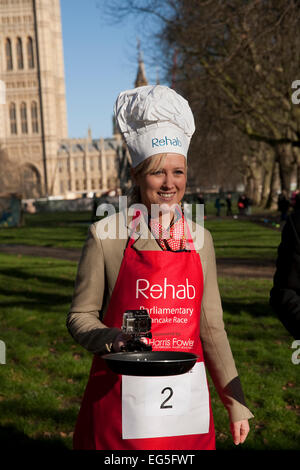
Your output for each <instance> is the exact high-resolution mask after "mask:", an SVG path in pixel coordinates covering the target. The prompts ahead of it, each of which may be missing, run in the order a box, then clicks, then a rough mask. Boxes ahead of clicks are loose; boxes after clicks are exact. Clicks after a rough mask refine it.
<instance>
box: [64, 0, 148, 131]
mask: <svg viewBox="0 0 300 470" xmlns="http://www.w3.org/2000/svg"><path fill="white" fill-rule="evenodd" d="M60 4H61V18H62V32H63V50H64V65H65V83H66V99H67V118H68V132H69V137H85V136H86V135H87V132H88V127H89V126H90V128H91V130H92V136H93V137H94V138H99V137H109V136H111V135H112V115H113V106H114V102H115V100H116V98H117V95H118V93H119V92H120V91H122V90H126V89H130V88H133V87H134V81H135V78H136V72H137V49H136V47H137V46H136V45H137V35H138V36H139V37H140V40H141V48H142V50H143V52H144V60H145V65H146V75H147V78H148V81H149V83H153V84H154V83H155V77H156V70H151V67H150V68H149V67H147V59H148V58H147V50H145V49H146V44H145V42H143V37H141V35H140V34H138V32H137V26H138V23H137V20H133V19H130V18H129V19H127V20H126V21H124V22H123V23H122V24H121V25H112V24H108V23H107V22H106V24H105V22H104V20H103V14H102V11H101V6H99V2H98V1H97V0H61V1H60Z"/></svg>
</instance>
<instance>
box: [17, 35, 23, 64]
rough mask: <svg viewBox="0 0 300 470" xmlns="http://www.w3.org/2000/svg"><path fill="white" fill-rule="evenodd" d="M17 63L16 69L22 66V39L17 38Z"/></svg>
mask: <svg viewBox="0 0 300 470" xmlns="http://www.w3.org/2000/svg"><path fill="white" fill-rule="evenodd" d="M17 63H18V69H23V68H24V61H23V46H22V39H21V38H17Z"/></svg>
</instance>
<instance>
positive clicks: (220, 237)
mask: <svg viewBox="0 0 300 470" xmlns="http://www.w3.org/2000/svg"><path fill="white" fill-rule="evenodd" d="M204 226H205V228H207V229H208V230H209V231H210V232H211V234H212V237H213V240H214V246H215V251H216V257H217V258H247V259H250V258H251V259H257V260H264V259H265V260H273V259H274V258H276V256H277V247H278V245H279V243H280V239H281V232H279V231H276V230H272V229H271V228H269V227H265V226H263V225H259V224H256V223H253V222H250V221H248V220H239V219H237V220H235V219H213V220H210V219H208V220H206V221H205V224H204Z"/></svg>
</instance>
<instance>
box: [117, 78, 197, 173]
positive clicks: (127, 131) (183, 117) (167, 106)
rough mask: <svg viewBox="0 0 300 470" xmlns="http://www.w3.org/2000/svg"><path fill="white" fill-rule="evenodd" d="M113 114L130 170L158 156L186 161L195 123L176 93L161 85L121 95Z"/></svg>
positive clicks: (187, 106)
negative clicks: (178, 156) (176, 155)
mask: <svg viewBox="0 0 300 470" xmlns="http://www.w3.org/2000/svg"><path fill="white" fill-rule="evenodd" d="M114 113H115V119H116V123H117V125H118V127H119V129H120V132H121V133H122V135H123V136H124V139H125V141H126V143H127V146H128V149H129V153H130V156H131V159H132V165H133V167H136V166H137V165H138V164H139V163H141V162H142V161H143V160H145V159H146V158H148V157H150V156H152V155H156V154H158V153H179V154H181V155H184V156H185V157H187V151H188V148H189V145H190V140H191V137H192V135H193V133H194V132H195V123H194V117H193V113H192V111H191V108H190V106H189V104H188V102H187V100H186V99H184V98H183V97H182V96H181V95H179V94H178V93H176V91H174V90H172V89H171V88H168V87H166V86H162V85H151V86H142V87H138V88H134V89H133V90H126V91H123V92H121V93H120V94H119V96H118V98H117V100H116V103H115V107H114Z"/></svg>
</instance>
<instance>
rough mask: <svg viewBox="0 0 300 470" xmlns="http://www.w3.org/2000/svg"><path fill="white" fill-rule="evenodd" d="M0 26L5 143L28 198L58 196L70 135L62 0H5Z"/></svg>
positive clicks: (1, 138)
mask: <svg viewBox="0 0 300 470" xmlns="http://www.w3.org/2000/svg"><path fill="white" fill-rule="evenodd" d="M0 24H1V29H0V48H1V53H0V79H1V80H3V81H4V82H5V85H6V103H5V104H4V105H2V104H0V108H1V107H2V108H1V112H0V120H1V116H2V121H4V122H2V123H0V124H2V125H0V142H1V144H2V145H3V146H4V147H5V148H6V150H7V152H8V155H9V158H10V160H12V162H13V164H14V168H15V169H16V175H17V174H19V175H20V179H19V180H18V181H19V183H18V184H19V188H18V189H19V191H20V192H21V193H22V194H23V197H24V198H28V197H39V196H45V195H51V194H57V193H58V192H59V190H58V188H56V184H57V181H56V180H57V178H56V172H57V149H58V146H59V141H60V140H61V139H64V138H67V134H68V131H67V115H66V98H65V80H64V62H63V47H62V31H61V16H60V3H59V0H0ZM3 107H4V108H3ZM17 170H18V171H17Z"/></svg>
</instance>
